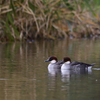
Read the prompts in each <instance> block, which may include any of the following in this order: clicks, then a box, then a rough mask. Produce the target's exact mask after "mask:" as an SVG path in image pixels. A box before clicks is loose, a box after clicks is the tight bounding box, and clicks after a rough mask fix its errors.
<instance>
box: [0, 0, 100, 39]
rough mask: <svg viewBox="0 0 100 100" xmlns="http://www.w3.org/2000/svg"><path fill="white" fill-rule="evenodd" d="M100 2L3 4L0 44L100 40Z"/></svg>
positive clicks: (58, 0)
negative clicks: (3, 42) (81, 39)
mask: <svg viewBox="0 0 100 100" xmlns="http://www.w3.org/2000/svg"><path fill="white" fill-rule="evenodd" d="M97 1H98V0H96V1H92V2H90V1H88V0H85V1H82V0H81V1H80V0H79V1H77V2H76V1H70V0H56V1H55V0H50V1H48V0H41V1H40V0H34V1H33V0H28V1H26V0H21V1H12V0H6V1H1V2H0V5H1V7H0V19H1V20H0V41H16V40H18V41H20V40H21V41H24V40H25V41H26V40H34V39H37V38H41V39H53V40H54V39H56V38H94V37H95V38H98V37H99V36H100V27H99V23H100V22H99V21H100V20H99V12H98V10H99V2H98V3H97Z"/></svg>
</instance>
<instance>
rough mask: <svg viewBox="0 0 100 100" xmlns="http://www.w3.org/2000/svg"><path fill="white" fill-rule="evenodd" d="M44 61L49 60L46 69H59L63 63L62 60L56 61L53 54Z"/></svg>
mask: <svg viewBox="0 0 100 100" xmlns="http://www.w3.org/2000/svg"><path fill="white" fill-rule="evenodd" d="M45 62H50V64H49V65H48V69H61V65H62V64H63V61H58V59H57V57H55V56H50V57H49V58H48V59H47V60H45Z"/></svg>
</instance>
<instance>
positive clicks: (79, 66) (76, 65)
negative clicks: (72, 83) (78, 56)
mask: <svg viewBox="0 0 100 100" xmlns="http://www.w3.org/2000/svg"><path fill="white" fill-rule="evenodd" d="M93 65H95V63H93V64H86V63H83V62H77V61H73V62H71V59H70V58H69V57H64V58H63V64H62V66H61V70H67V69H74V70H89V69H91V67H92V66H93Z"/></svg>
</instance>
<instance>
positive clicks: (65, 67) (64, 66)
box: [61, 63, 70, 70]
mask: <svg viewBox="0 0 100 100" xmlns="http://www.w3.org/2000/svg"><path fill="white" fill-rule="evenodd" d="M69 69H70V65H68V64H65V63H64V64H63V65H62V66H61V70H69Z"/></svg>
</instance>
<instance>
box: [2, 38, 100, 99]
mask: <svg viewBox="0 0 100 100" xmlns="http://www.w3.org/2000/svg"><path fill="white" fill-rule="evenodd" d="M52 55H55V56H57V57H58V59H59V60H62V58H63V57H65V56H69V57H70V58H71V59H72V61H75V60H76V61H82V62H86V63H90V64H91V63H96V65H95V66H93V69H92V71H90V72H89V73H74V72H71V73H70V72H65V74H61V72H60V70H55V71H51V72H49V71H48V69H47V66H48V63H46V62H44V61H45V60H46V59H47V58H48V57H49V56H52ZM66 73H67V74H66ZM77 99H78V100H84V99H85V100H100V40H87V39H83V40H82V39H81V40H57V41H34V42H33V43H1V44H0V100H77Z"/></svg>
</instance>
